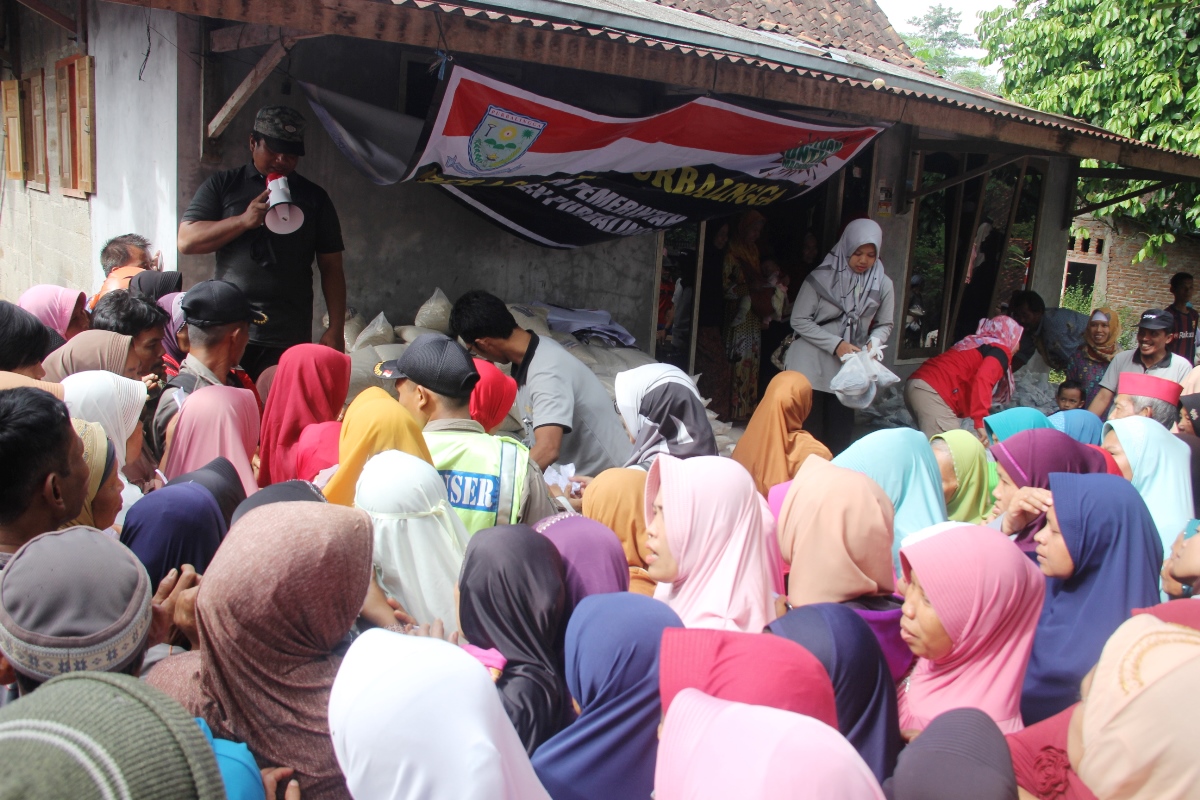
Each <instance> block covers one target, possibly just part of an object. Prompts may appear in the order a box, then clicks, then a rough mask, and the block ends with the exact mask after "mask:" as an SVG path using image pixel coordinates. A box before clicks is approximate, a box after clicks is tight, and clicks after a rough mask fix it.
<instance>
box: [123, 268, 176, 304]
mask: <svg viewBox="0 0 1200 800" xmlns="http://www.w3.org/2000/svg"><path fill="white" fill-rule="evenodd" d="M129 290H130V291H131V292H137V293H138V294H143V295H145V296H146V297H153V298H154V300H155V301H158V300H161V299H162V298H163V297H164V296H165V295H168V294H171V293H173V292H182V291H183V273H182V272H156V271H155V270H152V269H145V270H142V271H141V272H139V273H138V274H137V275H134V276H133V278H132V279H131V280H130V281H129Z"/></svg>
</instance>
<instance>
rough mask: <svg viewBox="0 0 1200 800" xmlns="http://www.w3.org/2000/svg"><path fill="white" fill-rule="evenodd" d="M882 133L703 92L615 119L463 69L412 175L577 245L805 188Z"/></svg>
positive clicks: (541, 237)
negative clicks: (758, 107) (659, 109)
mask: <svg viewBox="0 0 1200 800" xmlns="http://www.w3.org/2000/svg"><path fill="white" fill-rule="evenodd" d="M882 130H883V129H882V128H879V127H861V128H845V127H837V126H830V125H817V124H813V123H810V122H802V121H799V120H794V119H789V118H787V117H782V116H778V115H774V114H766V113H763V112H760V111H753V110H750V109H746V108H741V107H739V106H736V105H733V104H731V103H728V102H724V101H721V100H715V99H713V98H709V97H701V98H697V99H695V100H691V101H689V102H687V103H684V104H682V105H680V106H677V107H676V108H673V109H671V110H669V111H664V112H662V113H660V114H655V115H653V116H650V117H640V118H634V119H623V118H619V117H609V116H604V115H601V114H594V113H591V112H589V111H584V110H582V109H580V108H576V107H573V106H570V105H567V104H566V103H561V102H558V101H555V100H550V99H548V98H545V97H540V96H538V95H536V94H533V93H531V92H526V91H523V90H521V89H517V88H516V87H513V86H509V85H507V84H505V83H502V82H500V81H497V80H494V79H492V78H488V77H486V76H484V75H480V74H478V73H476V72H472V71H470V70H468V69H464V68H462V67H457V66H456V67H455V68H454V70H453V72H452V73H451V75H450V78H449V83H448V84H447V86H446V90H445V93H444V95H443V98H442V101H441V105H440V107H439V108H438V112H437V115H436V117H435V118H434V121H433V123H432V125H431V126H430V127H429V129H428V132H427V136H426V140H425V146H424V149H423V150H422V152H421V153H420V155H419V156H417V157H416V158H414V159H413V161H412V164H413V167H412V169H411V171H410V173H409V175H408V176H407V177H406V180H416V181H419V182H423V183H432V184H437V185H441V186H443V187H444V188H445V189H446V190H447V191H449V192H450V193H451V194H452V195H453V196H454V197H456V198H458V199H459V200H461V201H462V202H463V203H466V204H467V205H468V206H470V207H471V208H473V209H475V210H476V211H478V212H479V213H481V214H483V215H485V216H486V217H488V218H489V219H491V220H493V221H495V222H496V223H498V224H500V225H503V226H504V227H506V228H508V229H509V230H510V231H512V232H513V233H516V234H518V235H520V236H523V237H525V238H526V239H529V240H530V241H533V242H536V243H537V244H541V245H545V246H547V247H558V248H570V247H579V246H581V245H587V244H594V243H596V242H603V241H607V240H610V239H616V238H620V237H624V236H637V235H639V234H643V233H647V232H650V231H657V230H662V229H665V228H672V227H675V226H676V225H681V224H683V223H685V222H689V221H699V220H701V219H710V218H712V217H718V216H725V215H728V214H736V213H738V212H739V211H743V210H746V209H751V208H761V207H763V206H769V205H772V204H775V203H779V202H783V201H786V200H790V199H792V198H795V197H799V196H800V195H802V194H804V193H805V192H807V191H809V190H810V189H812V188H814V187H815V186H818V185H819V184H820V183H821V182H822V181H824V180H825V179H826V178H828V177H829V176H830V175H832V174H834V173H835V172H837V171H838V170H839V169H841V167H842V166H844V165H845V164H846V162H848V161H849V160H850V159H851V158H853V157H854V155H855V154H856V153H858V152H859V151H860V150H861V149H862V148H863V147H864V146H866V144H867V143H868V142H870V141H871V139H872V138H874V137H875V136H876V135H877V134H878V133H879V132H880V131H882Z"/></svg>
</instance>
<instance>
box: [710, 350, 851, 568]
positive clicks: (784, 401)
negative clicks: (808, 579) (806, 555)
mask: <svg viewBox="0 0 1200 800" xmlns="http://www.w3.org/2000/svg"><path fill="white" fill-rule="evenodd" d="M812 392H813V389H812V384H811V383H809V382H808V378H806V377H804V376H803V375H801V374H800V373H799V372H792V371H790V370H788V371H785V372H781V373H779V374H778V375H776V376H775V377H774V378H772V379H771V383H770V384H768V385H767V391H766V393H765V394H763V398H762V402H760V403H759V404H758V409H757V410H755V412H754V416H752V417H750V423H749V424H748V425H747V426H746V433H745V434H743V436H742V438H741V440H739V441H738V443H737V447H735V448H734V450H733V460H734V461H736V462H738V463H739V464H741V465H742V466H743V467H745V468H746V471H747V472H749V473H750V475H751V477H753V478H754V485H755V486H757V487H758V491H759V492H761V493H762V496H763V497H766V496H767V492H769V491H771V487H772V486H776V485H778V484H780V483H786V482H787V481H790V480H791V479H792V478H794V477H795V476H796V472H797V471H798V470H799V469H800V465H801V464H803V463H804V460H805V459H807V458H808V457H809V456H814V455H815V456H818V457H819V458H823V459H825V460H826V461H829V460H831V459H832V458H833V453H830V452H829V448H828V447H826V446H825V445H823V444H821V443H820V442H819V441H817V440H816V438H814V437H813V435H812V434H811V433H809V432H808V431H806V430H804V420H806V419H807V418H808V414H809V412H811V411H812ZM784 552H787V551H786V550H785V551H784Z"/></svg>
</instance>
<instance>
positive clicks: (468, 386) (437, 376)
mask: <svg viewBox="0 0 1200 800" xmlns="http://www.w3.org/2000/svg"><path fill="white" fill-rule="evenodd" d="M375 374H376V375H377V376H379V377H380V378H384V379H388V380H400V379H401V378H406V379H408V380H410V381H412V382H413V383H416V384H417V385H418V386H424V387H425V388H426V389H429V390H430V391H431V392H437V393H438V394H441V395H445V396H446V397H454V398H459V399H465V398H468V397H470V396H471V390H472V389H474V388H475V384H476V383H478V382H479V372H478V371H477V370H476V369H475V364H474V363H473V362H472V361H471V356H470V355H468V354H467V351H466V350H465V349H463V346H462V345H460V344H459V343H458V342H456V341H454V340H453V339H451V338H450V337H449V336H446V335H444V334H441V333H423V334H421V335H420V336H418V337H417V338H416V339H414V340H413V341H412V343H411V344H409V346H408V348H407V349H406V350H405V351H404V352H403V353H402V354H401V355H400V357H399V358H397V359H394V360H392V361H382V362H380V363H378V364H376V365H375Z"/></svg>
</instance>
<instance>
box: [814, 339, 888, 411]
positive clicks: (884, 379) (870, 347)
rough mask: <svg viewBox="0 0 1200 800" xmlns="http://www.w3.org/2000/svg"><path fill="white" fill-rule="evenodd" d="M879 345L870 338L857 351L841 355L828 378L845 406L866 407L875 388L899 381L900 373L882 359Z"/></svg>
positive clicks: (881, 346) (830, 386) (875, 390)
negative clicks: (836, 369) (836, 371)
mask: <svg viewBox="0 0 1200 800" xmlns="http://www.w3.org/2000/svg"><path fill="white" fill-rule="evenodd" d="M882 359H883V345H881V344H879V342H878V341H876V340H875V339H874V338H872V339H870V340H869V342H868V344H867V346H866V347H865V348H863V349H862V350H859V351H858V352H857V353H850V354H849V355H845V356H842V368H841V369H840V370H838V374H837V375H834V376H833V380H831V381H830V382H829V388H830V389H831V390H832V391H833V393H834V394H836V395H837V397H838V400H840V401H841V403H842V405H844V406H846V407H847V408H866V407H867V406H869V405H871V402H872V401H873V400H874V399H875V393H876V392H877V391H878V390H879V389H886V388H887V387H889V386H891V385H893V384H896V383H899V382H900V376H899V375H897V374H896V373H894V372H892V371H891V370H890V369H888V368H887V367H885V366H884V365H883V362H882Z"/></svg>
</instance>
